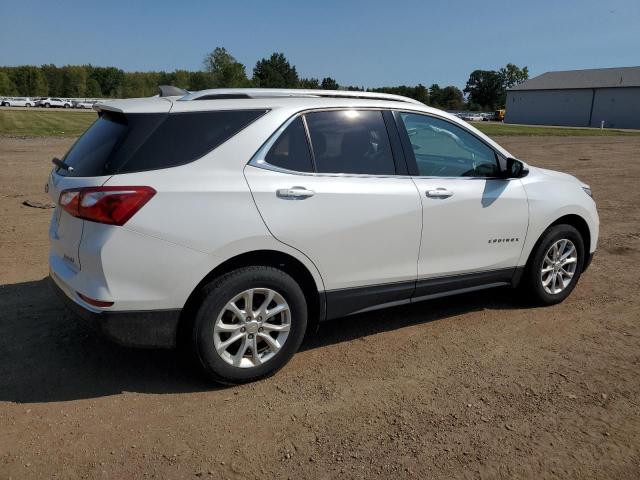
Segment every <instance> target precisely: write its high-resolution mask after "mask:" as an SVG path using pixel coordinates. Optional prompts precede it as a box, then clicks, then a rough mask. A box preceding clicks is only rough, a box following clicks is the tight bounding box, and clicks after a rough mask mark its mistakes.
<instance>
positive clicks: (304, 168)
mask: <svg viewBox="0 0 640 480" xmlns="http://www.w3.org/2000/svg"><path fill="white" fill-rule="evenodd" d="M265 161H266V162H267V163H269V164H271V165H275V166H276V167H280V168H286V169H287V170H294V171H297V172H312V171H313V165H312V163H311V153H310V152H309V143H308V142H307V134H306V132H305V130H304V124H303V123H302V119H301V118H300V117H298V118H296V119H295V120H294V121H293V122H292V123H291V124H290V125H289V126H288V127H287V128H286V130H285V131H284V132H282V135H280V137H278V140H277V141H276V143H274V144H273V146H272V147H271V149H270V150H269V153H267V156H266V157H265Z"/></svg>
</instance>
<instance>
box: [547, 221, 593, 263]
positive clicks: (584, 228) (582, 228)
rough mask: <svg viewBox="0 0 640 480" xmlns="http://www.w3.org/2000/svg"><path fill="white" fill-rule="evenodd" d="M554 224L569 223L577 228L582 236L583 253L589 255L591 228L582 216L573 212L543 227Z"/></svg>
mask: <svg viewBox="0 0 640 480" xmlns="http://www.w3.org/2000/svg"><path fill="white" fill-rule="evenodd" d="M555 225H571V226H572V227H573V228H575V229H576V230H578V232H579V233H580V236H581V237H582V241H583V242H584V251H585V255H589V252H591V230H590V229H589V224H588V223H587V221H586V220H585V219H584V218H582V217H581V216H580V215H576V214H573V213H572V214H569V215H564V216H562V217H560V218H558V219H557V220H556V221H554V222H553V223H552V224H551V225H549V226H548V227H547V228H545V231H546V230H547V229H548V228H549V227H553V226H555Z"/></svg>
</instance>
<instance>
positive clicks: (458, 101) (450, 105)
mask: <svg viewBox="0 0 640 480" xmlns="http://www.w3.org/2000/svg"><path fill="white" fill-rule="evenodd" d="M440 102H441V105H442V107H443V108H445V109H446V110H461V109H462V107H463V106H464V95H463V94H462V92H461V91H460V89H459V88H458V87H454V86H453V85H449V86H447V87H444V88H443V89H442V91H441V94H440Z"/></svg>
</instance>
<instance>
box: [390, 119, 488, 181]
mask: <svg viewBox="0 0 640 480" xmlns="http://www.w3.org/2000/svg"><path fill="white" fill-rule="evenodd" d="M400 117H401V118H402V121H403V122H404V125H405V127H406V129H407V133H408V135H409V140H410V142H411V147H412V149H413V153H414V155H415V158H416V163H417V165H418V175H421V176H430V177H497V176H499V174H500V172H499V169H498V162H497V159H496V154H495V152H494V151H493V150H492V149H491V148H490V147H489V146H488V145H486V144H485V143H484V142H482V141H481V140H480V139H478V138H476V137H475V136H474V135H472V134H471V133H469V132H467V131H466V130H464V129H463V128H461V127H458V126H456V125H454V124H452V123H450V122H447V121H445V120H440V119H438V118H434V117H429V116H426V115H417V114H412V113H401V114H400Z"/></svg>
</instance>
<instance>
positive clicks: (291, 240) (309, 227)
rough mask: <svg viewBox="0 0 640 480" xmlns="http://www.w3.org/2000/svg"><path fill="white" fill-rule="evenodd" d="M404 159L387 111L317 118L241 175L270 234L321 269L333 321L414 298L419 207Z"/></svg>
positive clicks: (287, 133)
mask: <svg viewBox="0 0 640 480" xmlns="http://www.w3.org/2000/svg"><path fill="white" fill-rule="evenodd" d="M388 126H390V127H391V131H392V133H393V134H395V137H393V138H392V139H390V138H389V135H388V132H389V130H390V129H388V128H387V127H388ZM400 151H401V147H400V143H399V137H398V134H397V130H396V129H395V125H394V124H393V117H392V115H391V114H390V112H386V113H385V114H383V112H381V111H379V110H332V111H315V112H308V113H306V114H304V115H300V116H296V117H294V118H293V119H291V120H290V121H289V122H288V123H287V124H285V125H284V126H283V127H281V129H280V131H279V132H276V134H275V135H274V136H273V137H272V139H271V140H270V141H269V142H267V144H266V145H265V146H264V147H263V148H262V149H261V150H260V151H259V152H258V153H257V154H256V156H255V157H254V159H253V160H252V161H251V162H250V164H249V165H247V167H246V168H245V176H246V179H247V181H248V183H249V186H250V188H251V191H252V193H253V196H254V199H255V202H256V205H257V207H258V209H259V211H260V214H261V215H262V217H263V219H264V221H265V223H266V225H267V227H268V228H269V230H270V231H271V233H272V234H273V235H274V236H275V237H276V238H277V239H278V240H280V241H281V242H283V243H286V244H287V245H289V246H291V247H294V248H296V249H297V250H299V251H300V252H302V253H304V254H305V255H306V256H307V257H309V258H310V259H311V260H312V261H313V262H314V264H315V265H316V266H317V267H318V269H319V271H320V273H321V275H322V278H323V281H324V283H325V288H326V299H327V317H329V318H333V317H338V316H342V315H345V314H348V313H353V312H357V311H361V310H364V309H367V308H370V307H372V306H373V305H381V304H389V303H396V302H402V301H408V300H409V298H410V296H411V294H412V293H413V289H414V286H415V280H416V263H417V259H418V250H419V247H420V231H421V227H422V218H421V217H422V207H421V203H420V198H419V195H418V192H417V190H416V187H415V184H414V183H413V181H412V180H411V178H410V177H408V176H407V175H406V164H403V163H401V162H399V161H398V158H397V157H398V155H399V154H400V153H399V152H400ZM394 153H395V155H394ZM402 165H404V168H405V171H399V170H398V169H399V168H402ZM398 173H403V174H405V175H398Z"/></svg>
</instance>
